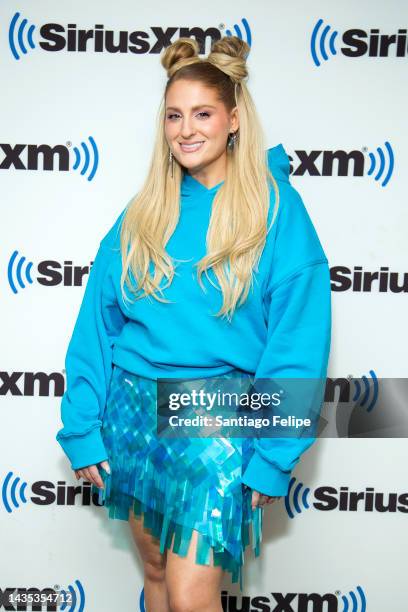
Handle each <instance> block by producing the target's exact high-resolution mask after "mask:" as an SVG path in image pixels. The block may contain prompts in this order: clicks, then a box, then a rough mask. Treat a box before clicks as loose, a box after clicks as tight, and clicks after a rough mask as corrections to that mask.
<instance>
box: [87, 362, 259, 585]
mask: <svg viewBox="0 0 408 612" xmlns="http://www.w3.org/2000/svg"><path fill="white" fill-rule="evenodd" d="M235 375H236V374H235V373H234V371H233V372H232V373H228V374H224V375H222V376H218V377H217V380H219V379H228V378H231V377H234V376H235ZM156 406H157V383H156V381H155V380H152V379H149V378H143V377H141V376H138V375H135V374H133V373H130V372H127V371H126V370H123V369H122V368H119V367H118V366H114V370H113V375H112V379H111V384H110V388H109V393H108V398H107V404H106V408H105V413H104V417H103V423H102V429H101V433H102V437H103V441H104V444H105V448H106V451H107V454H108V461H109V465H110V469H111V473H110V474H108V473H106V472H105V470H103V469H101V470H100V473H101V476H102V479H103V481H104V485H105V488H103V489H102V488H101V489H97V488H96V487H95V485H92V488H93V490H94V492H97V493H98V494H99V502H100V503H101V504H103V505H104V506H105V507H106V508H107V510H108V516H109V517H110V518H113V519H120V520H128V519H129V512H130V509H131V508H132V510H133V512H134V515H135V516H136V517H142V516H143V525H144V528H145V529H147V530H148V531H149V532H150V533H151V534H152V535H153V536H154V537H155V538H157V539H158V540H159V541H160V551H161V553H163V552H164V550H165V549H166V548H167V549H169V548H170V549H171V547H172V550H173V552H175V553H177V554H179V555H180V556H186V555H187V553H188V549H189V544H190V540H191V536H192V533H193V529H195V530H197V531H198V539H197V549H196V559H195V560H196V563H198V564H203V565H221V566H222V568H223V569H224V570H225V571H227V572H229V573H230V574H231V580H232V582H238V581H239V583H240V588H241V590H242V586H243V579H242V566H243V564H244V553H245V549H246V547H247V546H248V544H251V546H252V549H253V551H254V555H255V557H257V556H259V554H260V544H261V541H262V519H263V508H262V507H257V508H255V509H254V510H252V508H251V498H252V490H251V489H249V488H247V487H246V486H245V485H244V484H243V483H242V481H241V476H242V474H243V473H244V471H245V469H246V466H247V464H248V462H249V459H250V457H251V455H252V453H253V444H252V440H251V439H250V438H232V437H230V438H221V437H219V438H217V437H213V438H208V437H207V438H206V437H194V438H193V437H190V438H188V437H179V438H169V437H163V436H158V434H157V407H156ZM211 552H212V560H210V557H211V554H210V553H211Z"/></svg>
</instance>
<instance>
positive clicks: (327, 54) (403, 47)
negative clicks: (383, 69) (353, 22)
mask: <svg viewBox="0 0 408 612" xmlns="http://www.w3.org/2000/svg"><path fill="white" fill-rule="evenodd" d="M338 35H339V33H338V31H337V30H335V29H333V28H332V27H331V26H330V25H328V24H327V25H325V24H324V21H323V19H319V20H318V21H317V22H316V24H315V26H314V28H313V31H312V36H311V38H310V52H311V55H312V59H313V62H314V64H315V66H321V62H322V61H325V62H326V61H327V60H328V59H329V58H331V57H334V56H335V55H337V51H338V50H339V51H340V53H342V55H344V56H346V57H351V58H353V57H362V56H363V55H368V56H369V57H405V56H406V55H407V30H406V28H399V29H398V32H397V33H396V34H381V33H380V30H379V28H371V29H370V30H369V31H368V32H367V30H363V29H361V28H351V29H349V30H346V31H345V32H343V34H342V37H341V42H342V43H343V45H344V46H342V47H340V49H339V46H340V45H339V42H338Z"/></svg>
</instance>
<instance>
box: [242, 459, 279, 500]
mask: <svg viewBox="0 0 408 612" xmlns="http://www.w3.org/2000/svg"><path fill="white" fill-rule="evenodd" d="M290 477H291V472H283V471H282V470H280V469H279V468H277V467H275V466H274V465H272V464H271V463H269V461H266V459H264V458H263V457H261V455H259V454H258V453H257V452H256V451H255V452H254V454H253V455H252V457H251V459H250V460H249V463H248V466H247V468H246V470H245V472H244V475H243V476H242V478H241V480H242V482H243V483H244V484H246V485H247V486H248V487H250V488H251V489H253V490H255V491H258V492H259V493H263V494H264V495H269V496H270V497H283V496H286V495H287V493H288V490H289V482H290Z"/></svg>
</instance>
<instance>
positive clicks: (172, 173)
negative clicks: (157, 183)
mask: <svg viewBox="0 0 408 612" xmlns="http://www.w3.org/2000/svg"><path fill="white" fill-rule="evenodd" d="M169 165H170V171H171V178H173V176H174V157H173V153H172V152H171V151H169Z"/></svg>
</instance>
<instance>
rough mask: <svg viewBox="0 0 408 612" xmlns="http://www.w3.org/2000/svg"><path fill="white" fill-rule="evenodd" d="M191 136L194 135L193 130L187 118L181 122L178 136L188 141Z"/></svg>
mask: <svg viewBox="0 0 408 612" xmlns="http://www.w3.org/2000/svg"><path fill="white" fill-rule="evenodd" d="M193 134H195V129H194V126H193V124H192V122H191V120H190V119H189V118H188V117H184V119H182V122H181V128H180V136H181V137H182V138H184V139H185V140H188V139H189V138H190V136H192V135H193Z"/></svg>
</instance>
